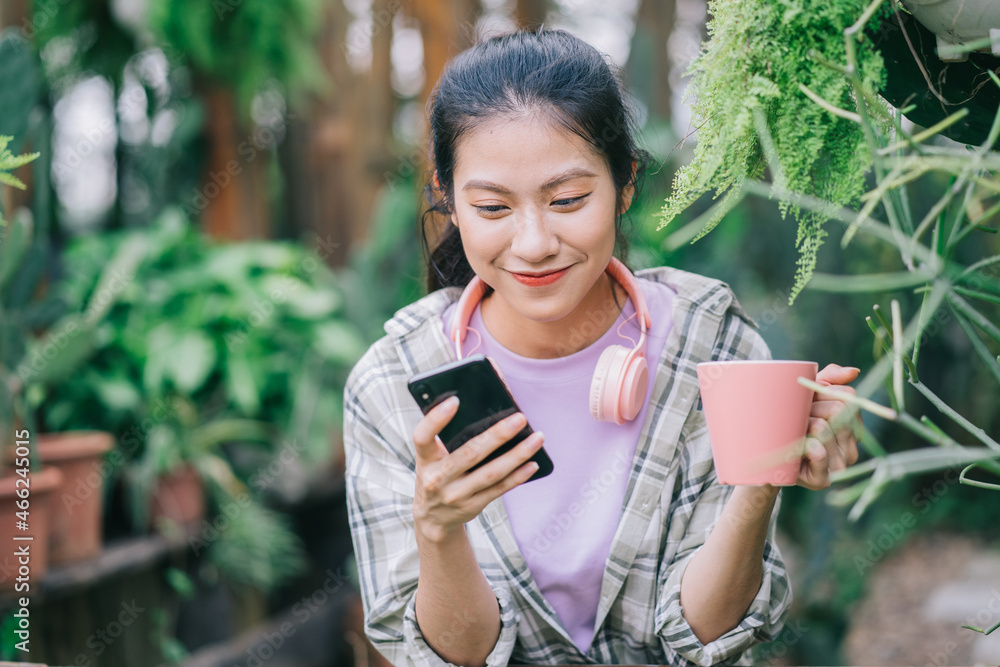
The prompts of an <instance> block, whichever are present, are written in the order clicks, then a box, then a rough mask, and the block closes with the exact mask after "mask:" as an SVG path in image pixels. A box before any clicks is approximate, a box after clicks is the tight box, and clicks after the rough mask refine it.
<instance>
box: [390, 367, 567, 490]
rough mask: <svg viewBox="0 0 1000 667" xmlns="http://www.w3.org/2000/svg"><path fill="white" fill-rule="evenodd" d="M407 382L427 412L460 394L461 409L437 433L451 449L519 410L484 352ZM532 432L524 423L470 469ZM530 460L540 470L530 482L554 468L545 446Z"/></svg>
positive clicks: (497, 454)
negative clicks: (515, 432) (519, 429)
mask: <svg viewBox="0 0 1000 667" xmlns="http://www.w3.org/2000/svg"><path fill="white" fill-rule="evenodd" d="M407 386H408V387H409V390H410V393H411V394H412V395H413V398H414V399H416V401H417V405H419V406H420V410H421V411H422V412H423V413H424V414H427V413H428V412H429V411H430V410H431V408H433V407H434V406H435V405H437V404H439V403H441V402H442V401H444V400H447V399H448V398H450V397H452V396H456V395H457V396H458V399H459V404H458V412H456V413H455V416H454V417H452V418H451V421H450V422H448V423H447V424H446V425H445V427H444V428H443V429H441V432H440V433H439V434H438V435H439V437H440V438H441V442H443V443H444V446H445V447H446V448H447V449H448V451H449V452H453V451H455V450H456V449H458V448H459V447H461V446H462V445H463V444H465V443H466V442H468V441H469V440H471V439H472V438H474V437H475V436H477V435H479V434H480V433H482V432H483V431H485V430H486V429H488V428H489V427H490V426H493V425H494V424H496V423H497V422H499V421H501V420H502V419H504V418H505V417H509V416H510V415H512V414H514V413H515V412H520V408H518V407H517V403H515V402H514V397H513V396H511V395H510V390H508V389H507V385H506V384H505V383H504V381H503V380H501V379H500V376H499V375H498V374H497V371H496V369H495V368H494V367H493V363H492V362H491V361H490V360H489V359H487V358H486V357H485V356H483V355H481V354H474V355H471V356H469V357H466V358H465V359H461V360H459V361H453V362H451V363H448V364H445V365H444V366H439V367H438V368H435V369H434V370H431V371H427V372H426V373H420V374H418V375H414V376H413V377H412V378H410V380H409V382H408V383H407ZM532 433H533V431H532V430H531V426H530V425H528V424H525V426H524V428H523V429H521V431H520V432H518V434H517V435H515V436H514V437H513V438H511V439H510V440H508V441H507V442H505V443H504V444H502V445H500V446H499V447H497V448H496V450H494V451H493V452H491V453H490V455H489V456H487V457H486V458H485V459H484V460H482V461H481V462H479V463H478V464H476V465H475V466H474V467H473V468H471V470H475V469H476V468H478V467H479V466H481V465H484V464H486V463H488V462H489V461H492V460H493V459H495V458H496V457H498V456H501V455H502V454H504V453H505V452H507V451H510V449H511V448H512V447H513V446H514V445H516V444H517V443H519V442H521V441H522V440H524V439H525V438H527V437H528V436H529V435H531V434H532ZM531 460H532V461H534V462H535V463H537V464H538V470H537V471H535V474H534V475H532V476H531V478H530V479H529V480H528V481H529V482H530V481H532V480H536V479H540V478H542V477H545V476H546V475H548V474H549V473H551V472H552V468H553V466H552V459H550V458H549V455H548V454H546V453H545V450H544V449H539V450H538V451H537V452H535V455H534V456H532V457H531Z"/></svg>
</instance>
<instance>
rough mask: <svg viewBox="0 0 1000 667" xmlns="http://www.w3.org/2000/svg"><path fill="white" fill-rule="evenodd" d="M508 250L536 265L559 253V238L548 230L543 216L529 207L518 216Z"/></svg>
mask: <svg viewBox="0 0 1000 667" xmlns="http://www.w3.org/2000/svg"><path fill="white" fill-rule="evenodd" d="M518 218H519V219H518V221H517V226H516V227H515V230H514V238H513V240H512V241H511V245H510V250H511V252H512V253H513V254H515V255H517V256H518V257H520V258H521V259H523V260H524V261H525V262H528V263H531V264H538V263H540V262H542V261H543V260H544V259H545V258H546V257H551V256H552V255H555V254H557V253H558V252H559V237H558V236H557V235H556V234H555V233H553V231H552V229H550V228H549V224H548V223H547V221H546V220H545V216H544V215H543V214H541V213H539V211H537V210H536V209H535V208H532V207H529V208H528V209H526V210H525V212H524V213H523V214H522V215H520V216H518Z"/></svg>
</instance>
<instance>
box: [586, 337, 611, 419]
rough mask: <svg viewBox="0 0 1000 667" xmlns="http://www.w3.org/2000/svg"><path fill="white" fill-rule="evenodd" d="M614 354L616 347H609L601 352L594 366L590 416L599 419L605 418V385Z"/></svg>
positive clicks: (591, 382) (591, 383)
mask: <svg viewBox="0 0 1000 667" xmlns="http://www.w3.org/2000/svg"><path fill="white" fill-rule="evenodd" d="M613 356H614V347H607V348H605V349H604V351H603V352H601V356H600V358H599V359H598V360H597V366H596V367H595V368H594V377H593V379H592V380H591V381H590V416H591V417H593V418H594V419H596V420H597V421H605V419H604V399H603V395H604V386H605V384H606V383H607V382H606V380H607V377H608V368H609V367H610V366H611V358H612V357H613Z"/></svg>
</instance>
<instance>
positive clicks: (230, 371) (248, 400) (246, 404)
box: [225, 353, 260, 417]
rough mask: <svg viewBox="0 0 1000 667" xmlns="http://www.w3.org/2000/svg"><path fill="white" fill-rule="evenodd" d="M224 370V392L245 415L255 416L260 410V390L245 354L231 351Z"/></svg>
mask: <svg viewBox="0 0 1000 667" xmlns="http://www.w3.org/2000/svg"><path fill="white" fill-rule="evenodd" d="M225 370H226V374H225V382H226V393H227V394H228V395H229V396H230V397H231V398H232V399H233V400H234V401H235V402H236V405H238V406H239V408H240V410H241V411H242V412H243V414H244V415H245V416H247V417H253V416H256V415H257V413H258V411H259V410H260V392H259V391H258V389H257V383H256V382H255V381H254V377H253V372H251V370H250V363H249V361H248V360H247V357H246V355H245V354H241V353H234V354H232V353H231V354H230V355H229V357H228V359H227V360H226V369H225Z"/></svg>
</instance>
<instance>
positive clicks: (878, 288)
mask: <svg viewBox="0 0 1000 667" xmlns="http://www.w3.org/2000/svg"><path fill="white" fill-rule="evenodd" d="M933 280H934V275H933V274H930V273H925V272H923V271H897V272H894V273H869V274H866V275H859V276H838V275H836V274H831V273H814V274H813V277H812V280H811V281H810V282H809V285H808V287H809V289H811V290H815V291H817V292H893V291H896V290H901V289H907V288H910V287H917V286H919V285H926V284H927V283H929V282H931V281H933Z"/></svg>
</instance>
